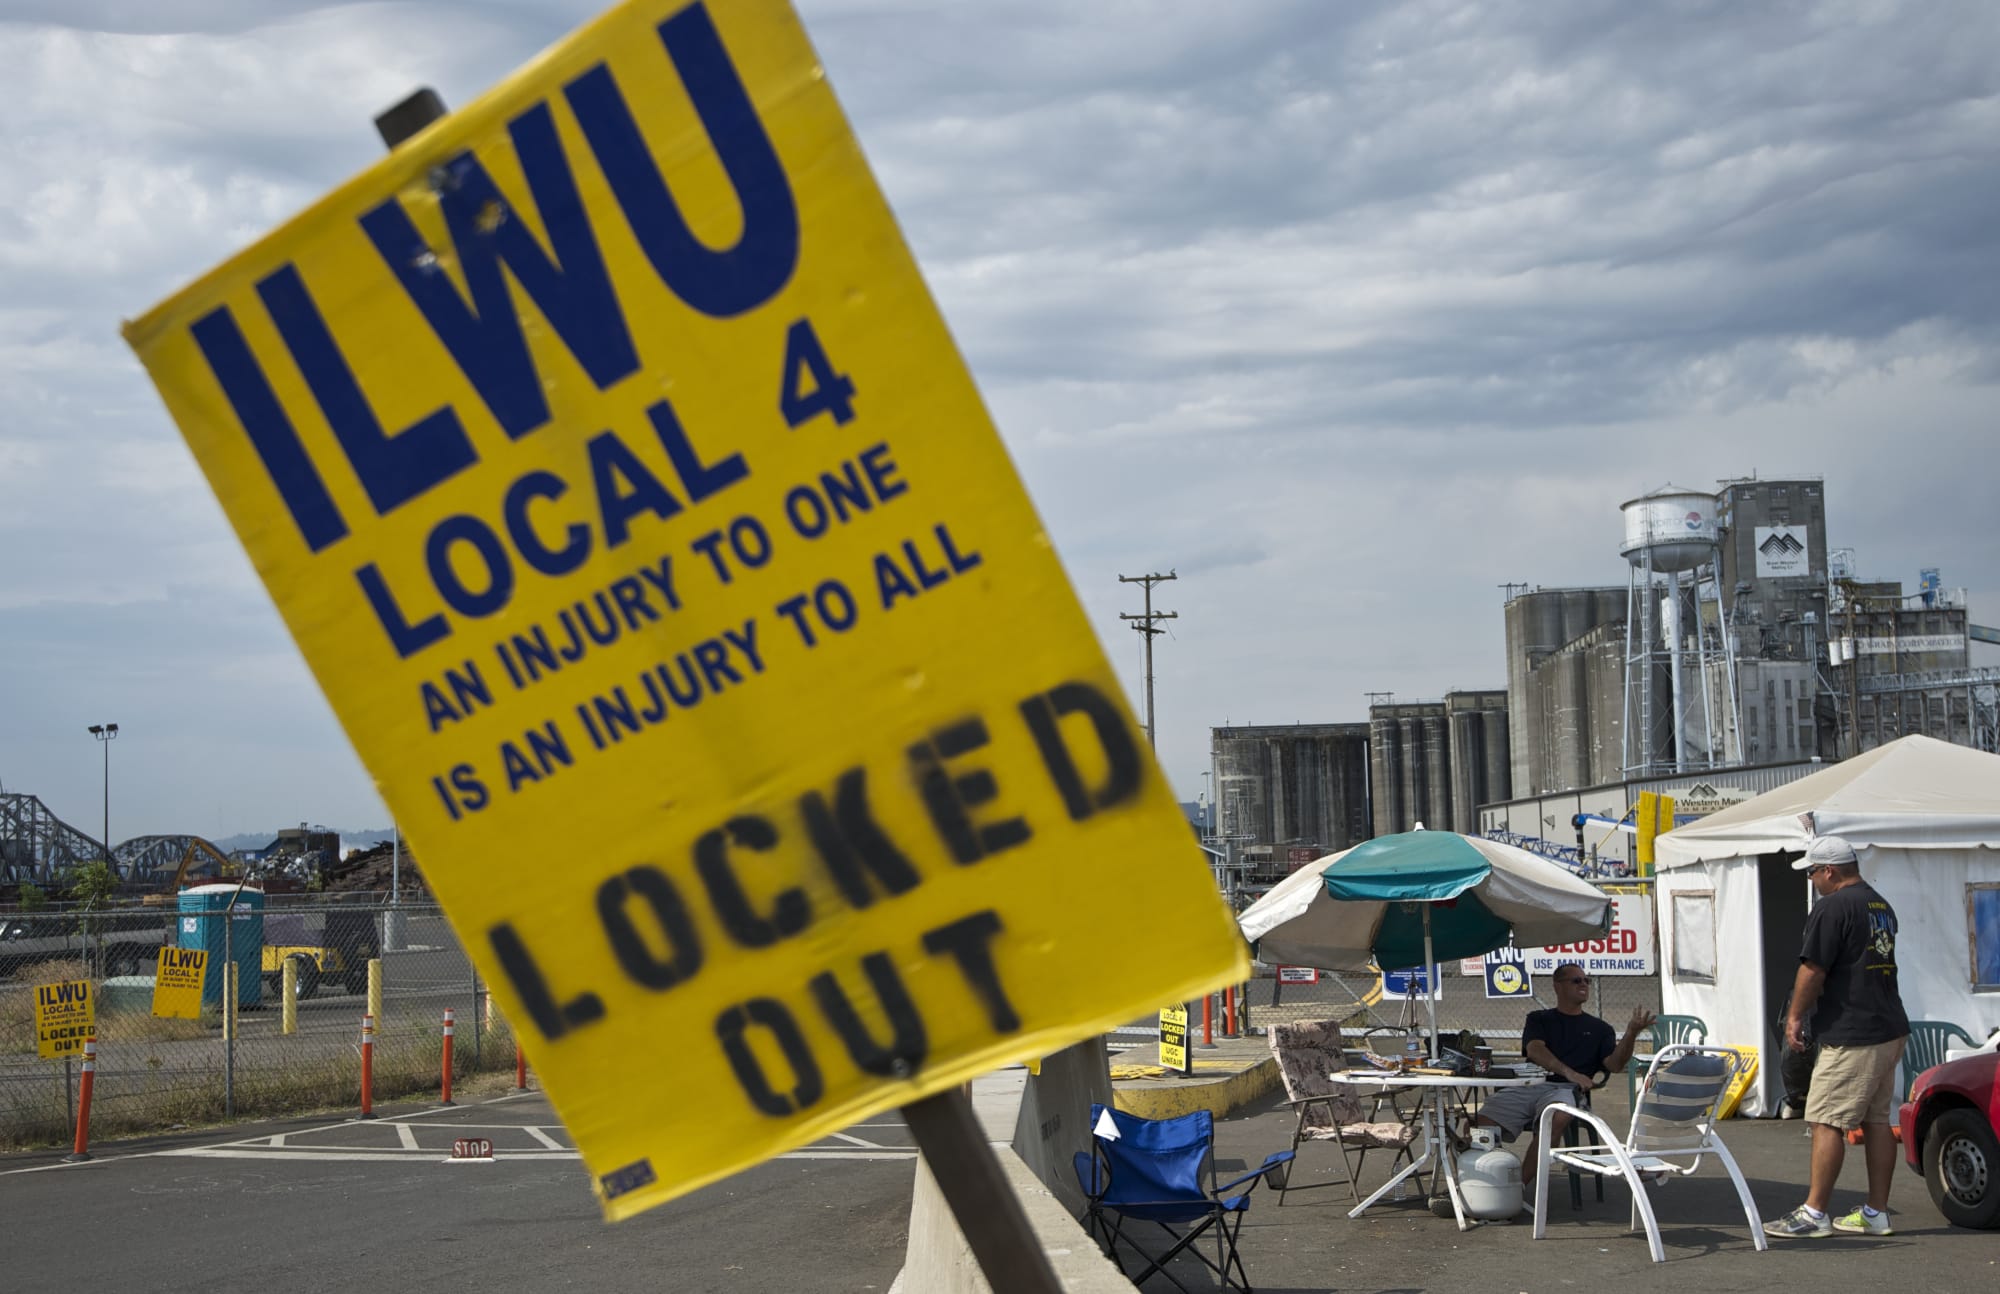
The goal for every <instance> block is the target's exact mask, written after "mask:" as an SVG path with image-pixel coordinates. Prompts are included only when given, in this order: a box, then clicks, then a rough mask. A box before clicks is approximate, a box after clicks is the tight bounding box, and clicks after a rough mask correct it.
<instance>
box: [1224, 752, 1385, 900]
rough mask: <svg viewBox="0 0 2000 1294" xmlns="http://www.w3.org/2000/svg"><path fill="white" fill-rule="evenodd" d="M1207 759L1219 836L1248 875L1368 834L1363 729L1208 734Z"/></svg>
mask: <svg viewBox="0 0 2000 1294" xmlns="http://www.w3.org/2000/svg"><path fill="white" fill-rule="evenodd" d="M1209 753H1210V758H1211V760H1212V762H1213V765H1214V773H1215V801H1216V807H1217V814H1216V818H1215V822H1216V834H1217V838H1218V839H1220V840H1222V841H1224V842H1226V844H1227V846H1228V849H1229V852H1230V853H1231V855H1232V856H1233V857H1234V858H1236V859H1239V860H1242V861H1244V862H1247V863H1248V864H1249V865H1250V870H1251V873H1252V875H1253V877H1254V876H1257V875H1261V874H1264V873H1267V872H1270V871H1273V870H1275V871H1276V872H1277V873H1278V874H1279V875H1282V874H1283V873H1284V871H1285V870H1286V869H1287V865H1288V864H1291V863H1294V862H1304V861H1307V860H1309V859H1312V858H1317V857H1319V856H1321V855H1322V854H1329V853H1333V852H1335V851H1337V850H1342V849H1346V848H1348V847H1349V846H1350V845H1357V844H1359V843H1361V842H1362V841H1364V840H1366V839H1368V838H1369V836H1370V835H1371V834H1373V833H1372V830H1371V828H1370V825H1369V813H1368V725H1367V724H1365V723H1296V724H1273V725H1260V726H1243V727H1231V728H1212V729H1210V730H1209ZM1294 855H1297V857H1296V858H1294V857H1293V856H1294Z"/></svg>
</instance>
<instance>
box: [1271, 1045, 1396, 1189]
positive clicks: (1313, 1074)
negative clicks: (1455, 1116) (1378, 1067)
mask: <svg viewBox="0 0 2000 1294" xmlns="http://www.w3.org/2000/svg"><path fill="white" fill-rule="evenodd" d="M1269 1036H1270V1041H1271V1054H1272V1055H1273V1056H1275V1057H1276V1058H1277V1061H1278V1073H1279V1075H1280V1076H1281V1077H1282V1078H1283V1079H1284V1083H1285V1097H1286V1100H1287V1102H1288V1103H1289V1104H1290V1105H1291V1107H1292V1108H1293V1109H1294V1110H1296V1111H1297V1112H1298V1116H1299V1122H1298V1127H1297V1128H1295V1129H1294V1130H1293V1132H1292V1150H1293V1151H1294V1152H1296V1151H1297V1150H1298V1148H1299V1143H1300V1142H1302V1141H1331V1142H1332V1143H1333V1144H1334V1145H1335V1146H1336V1147H1338V1148H1339V1150H1340V1162H1341V1165H1342V1167H1343V1168H1344V1169H1345V1170H1346V1172H1347V1176H1346V1177H1345V1178H1344V1179H1342V1180H1339V1181H1331V1182H1312V1183H1309V1184H1307V1185H1303V1186H1292V1185H1290V1182H1289V1178H1290V1174H1289V1173H1287V1174H1286V1180H1285V1181H1283V1182H1280V1183H1279V1185H1278V1203H1279V1204H1283V1203H1284V1202H1285V1194H1286V1192H1287V1191H1288V1190H1293V1191H1302V1190H1309V1189H1311V1188H1312V1187H1313V1186H1339V1185H1343V1184H1344V1185H1346V1186H1347V1187H1348V1189H1349V1190H1350V1191H1352V1192H1353V1195H1354V1198H1355V1200H1356V1201H1357V1202H1359V1201H1360V1199H1361V1185H1360V1173H1361V1166H1362V1164H1363V1163H1364V1162H1365V1161H1366V1159H1367V1157H1368V1152H1369V1151H1370V1150H1376V1149H1388V1150H1395V1151H1397V1152H1399V1155H1400V1156H1402V1157H1405V1158H1407V1157H1408V1156H1409V1154H1410V1143H1411V1141H1413V1140H1414V1139H1415V1138H1416V1129H1415V1128H1414V1127H1413V1126H1411V1125H1410V1124H1408V1123H1406V1122H1402V1121H1378V1120H1377V1119H1376V1118H1375V1115H1376V1114H1377V1113H1379V1106H1380V1102H1379V1101H1375V1100H1373V1099H1372V1098H1371V1096H1370V1095H1368V1094H1364V1093H1363V1092H1362V1091H1361V1090H1360V1089H1358V1088H1356V1087H1354V1086H1353V1085H1352V1084H1349V1083H1337V1082H1335V1081H1334V1080H1333V1079H1332V1078H1331V1077H1329V1076H1330V1075H1332V1074H1337V1073H1339V1072H1341V1071H1342V1070H1345V1069H1348V1068H1350V1066H1349V1064H1348V1060H1347V1052H1346V1049H1345V1048H1344V1047H1342V1046H1341V1037H1340V1024H1339V1022H1338V1021H1334V1020H1307V1021H1302V1022H1300V1023H1298V1024H1274V1025H1272V1026H1271V1029H1270V1035H1269ZM1350 1150H1354V1151H1357V1152H1359V1153H1358V1154H1356V1155H1355V1156H1353V1157H1352V1158H1350V1157H1349V1154H1348V1152H1349V1151H1350ZM1392 1162H1393V1161H1392ZM1293 1166H1296V1162H1295V1163H1294V1165H1293Z"/></svg>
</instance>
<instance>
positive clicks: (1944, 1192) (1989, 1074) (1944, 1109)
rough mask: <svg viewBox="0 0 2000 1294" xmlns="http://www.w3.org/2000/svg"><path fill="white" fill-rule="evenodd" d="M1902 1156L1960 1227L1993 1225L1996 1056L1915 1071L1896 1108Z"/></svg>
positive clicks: (1998, 1191) (1997, 1150)
mask: <svg viewBox="0 0 2000 1294" xmlns="http://www.w3.org/2000/svg"><path fill="white" fill-rule="evenodd" d="M1896 1121H1897V1124H1898V1125H1899V1127H1898V1130H1899V1131H1900V1132H1901V1133H1902V1136H1903V1156H1904V1158H1906V1159H1907V1160H1908V1161H1909V1164H1910V1167H1911V1168H1912V1169H1914V1170H1915V1171H1917V1172H1919V1173H1922V1174H1923V1175H1924V1183H1925V1184H1926V1185H1928V1186H1929V1187H1930V1189H1931V1201H1932V1203H1934V1204H1936V1205H1937V1206H1938V1212H1940V1213H1942V1214H1944V1216H1945V1220H1946V1221H1947V1222H1950V1223H1952V1224H1953V1225H1954V1226H1961V1227H1994V1226H2000V1135H1996V1129H2000V1055H1996V1054H1994V1053H1993V1052H1985V1053H1983V1054H1981V1055H1977V1056H1966V1057H1963V1058H1961V1059H1959V1060H1948V1061H1946V1062H1945V1063H1944V1064H1942V1065H1936V1066H1933V1067H1931V1068H1930V1069H1927V1070H1925V1071H1924V1072H1923V1073H1921V1074H1919V1075H1917V1081H1916V1085H1915V1086H1913V1087H1912V1088H1911V1089H1910V1099H1909V1100H1908V1101H1905V1102H1904V1103H1903V1107H1902V1109H1901V1110H1899V1111H1898V1112H1897V1120H1896Z"/></svg>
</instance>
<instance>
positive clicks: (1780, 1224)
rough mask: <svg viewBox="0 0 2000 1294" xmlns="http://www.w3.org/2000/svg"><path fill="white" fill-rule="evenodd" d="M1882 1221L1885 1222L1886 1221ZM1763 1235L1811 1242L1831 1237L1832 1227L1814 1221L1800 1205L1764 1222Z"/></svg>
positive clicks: (1824, 1220) (1827, 1222)
mask: <svg viewBox="0 0 2000 1294" xmlns="http://www.w3.org/2000/svg"><path fill="white" fill-rule="evenodd" d="M1884 1220H1885V1221H1886V1219H1884ZM1764 1234H1765V1235H1767V1236H1776V1237H1778V1238H1779V1239H1780V1240H1811V1239H1817V1238H1818V1237H1820V1236H1830V1235H1832V1234H1833V1226H1832V1223H1831V1222H1830V1221H1829V1220H1828V1219H1827V1218H1824V1217H1822V1218H1820V1219H1819V1220H1818V1221H1814V1219H1813V1215H1812V1214H1810V1213H1808V1212H1806V1210H1805V1206H1804V1205H1803V1204H1802V1205H1800V1206H1799V1207H1798V1208H1796V1209H1793V1210H1792V1211H1791V1212H1790V1213H1787V1214H1786V1215H1785V1216H1784V1217H1782V1218H1779V1219H1778V1220H1777V1221H1776V1222H1766V1223H1765V1224H1764Z"/></svg>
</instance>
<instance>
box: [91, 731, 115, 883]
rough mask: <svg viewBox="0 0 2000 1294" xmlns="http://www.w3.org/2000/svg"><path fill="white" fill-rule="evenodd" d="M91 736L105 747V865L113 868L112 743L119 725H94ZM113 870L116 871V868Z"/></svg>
mask: <svg viewBox="0 0 2000 1294" xmlns="http://www.w3.org/2000/svg"><path fill="white" fill-rule="evenodd" d="M90 735H91V736H93V737H95V738H97V744H98V745H100V746H102V747H104V865H105V866H106V867H113V864H112V862H111V743H112V742H114V741H116V740H117V739H118V725H117V724H115V723H93V724H91V725H90ZM113 870H116V869H115V867H114V868H113Z"/></svg>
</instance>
